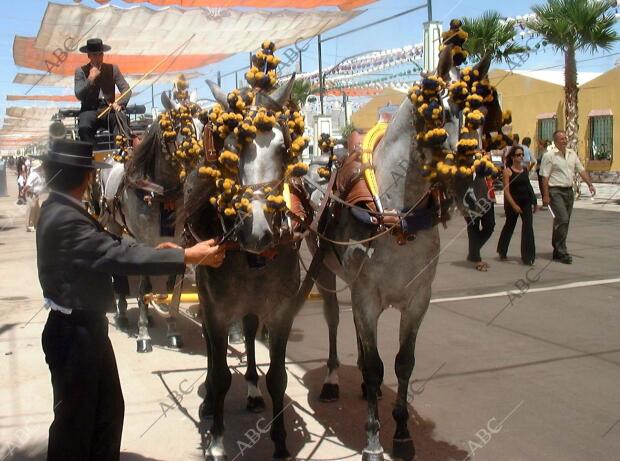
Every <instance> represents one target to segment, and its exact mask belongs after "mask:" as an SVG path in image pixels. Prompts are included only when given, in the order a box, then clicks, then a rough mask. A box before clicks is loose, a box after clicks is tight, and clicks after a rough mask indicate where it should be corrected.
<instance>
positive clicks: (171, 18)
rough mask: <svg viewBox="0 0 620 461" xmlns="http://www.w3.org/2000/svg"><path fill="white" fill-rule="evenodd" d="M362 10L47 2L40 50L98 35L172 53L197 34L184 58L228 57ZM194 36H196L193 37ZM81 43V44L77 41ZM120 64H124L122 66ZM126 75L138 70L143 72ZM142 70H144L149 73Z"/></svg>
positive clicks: (283, 42)
mask: <svg viewBox="0 0 620 461" xmlns="http://www.w3.org/2000/svg"><path fill="white" fill-rule="evenodd" d="M360 13H361V11H323V10H313V11H291V10H277V11H272V10H269V11H268V10H257V11H241V10H234V9H222V10H221V11H220V12H219V14H218V15H213V14H209V12H208V11H205V10H201V9H193V10H181V9H178V8H165V9H162V10H154V9H152V8H147V7H144V6H137V7H133V8H119V7H116V6H113V5H106V6H103V7H99V8H89V7H87V6H84V5H81V4H67V5H60V4H57V3H48V6H47V9H46V11H45V15H44V17H43V20H42V22H41V28H40V29H39V33H38V34H37V38H36V41H35V46H36V48H38V49H40V50H47V51H49V52H51V51H53V50H55V49H57V48H58V49H60V50H64V48H65V47H66V46H67V43H70V44H76V45H83V44H84V42H85V41H86V38H88V37H99V38H101V39H102V40H103V42H104V43H106V44H107V45H110V46H111V47H112V49H111V53H114V54H115V55H132V56H144V55H148V56H153V55H159V56H161V55H164V56H165V55H167V54H169V53H171V52H173V51H174V50H176V49H177V48H178V47H179V46H180V45H182V44H183V43H185V42H186V41H187V40H188V39H189V38H190V37H192V36H194V38H193V39H192V40H191V41H190V42H189V43H188V44H187V46H186V47H185V48H184V49H183V52H182V55H183V56H185V57H189V56H194V55H203V56H204V55H214V54H215V55H228V54H233V53H239V52H249V51H254V50H256V49H258V48H259V46H260V44H261V43H262V42H263V41H264V40H271V41H273V42H274V43H275V44H276V45H277V46H278V47H283V46H287V45H292V44H294V43H295V42H296V41H297V40H303V39H307V38H311V37H314V36H316V35H317V34H319V33H323V32H325V31H327V30H330V29H332V28H334V27H336V26H339V25H341V24H343V23H345V22H347V21H349V20H350V19H353V18H354V17H356V16H357V15H359V14H360ZM194 34H195V35H194ZM76 42H79V43H76ZM119 65H120V64H119ZM121 70H123V71H124V72H125V73H139V72H140V71H135V72H133V71H132V72H129V71H128V70H127V69H123V66H121ZM146 70H147V69H146V68H145V69H141V72H146Z"/></svg>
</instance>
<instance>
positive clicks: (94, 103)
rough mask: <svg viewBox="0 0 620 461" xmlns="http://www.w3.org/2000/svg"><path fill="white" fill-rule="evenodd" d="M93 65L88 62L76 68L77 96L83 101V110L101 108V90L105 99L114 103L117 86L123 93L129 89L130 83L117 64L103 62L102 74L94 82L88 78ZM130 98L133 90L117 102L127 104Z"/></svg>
mask: <svg viewBox="0 0 620 461" xmlns="http://www.w3.org/2000/svg"><path fill="white" fill-rule="evenodd" d="M91 67H92V66H91V65H90V64H86V65H85V66H82V67H78V68H77V69H75V97H76V98H78V99H79V100H80V101H81V102H82V108H81V110H82V111H85V110H97V109H99V108H100V106H101V105H100V100H99V90H101V93H103V98H104V99H105V101H106V102H108V103H112V102H114V99H115V97H116V96H115V92H114V87H115V86H116V87H117V88H118V90H119V91H120V92H121V93H124V92H125V91H127V90H128V89H129V84H128V83H127V81H126V80H125V77H123V74H121V71H120V69H119V68H118V66H117V65H116V64H107V63H103V64H102V65H101V74H100V75H99V77H97V78H96V79H95V81H94V82H92V83H91V82H90V81H89V80H88V74H89V73H90V69H91ZM129 98H131V91H130V92H129V93H128V94H127V95H126V96H125V97H123V99H122V100H119V101H117V102H118V103H119V104H120V105H121V106H126V105H127V102H129Z"/></svg>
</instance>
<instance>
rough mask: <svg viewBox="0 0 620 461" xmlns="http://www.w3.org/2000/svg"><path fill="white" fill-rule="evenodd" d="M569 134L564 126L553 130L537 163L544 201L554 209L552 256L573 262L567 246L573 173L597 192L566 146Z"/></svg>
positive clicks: (573, 154) (572, 151)
mask: <svg viewBox="0 0 620 461" xmlns="http://www.w3.org/2000/svg"><path fill="white" fill-rule="evenodd" d="M567 144H568V138H567V137H566V132H565V131H564V130H558V131H556V132H555V133H554V134H553V145H551V146H550V147H549V149H548V150H547V152H545V154H544V155H543V158H542V161H541V165H540V175H541V176H542V178H543V179H542V187H543V190H542V196H543V199H542V201H543V205H544V206H548V207H549V208H550V209H551V212H552V213H553V216H554V218H553V236H552V238H551V242H552V244H553V259H554V260H555V261H560V262H561V263H564V264H572V262H573V258H572V257H571V256H570V254H568V250H567V249H566V237H567V235H568V225H569V223H570V216H571V213H572V212H573V203H574V201H575V195H574V192H573V181H574V178H575V173H579V175H581V177H582V178H583V180H584V181H585V182H586V183H587V184H588V188H589V189H590V193H591V194H592V195H594V194H596V189H595V188H594V185H593V184H592V180H591V179H590V175H589V174H588V172H587V171H586V170H585V168H584V167H583V165H582V164H581V162H580V161H579V157H578V156H577V154H576V153H575V151H574V150H572V149H567V148H566V145H567Z"/></svg>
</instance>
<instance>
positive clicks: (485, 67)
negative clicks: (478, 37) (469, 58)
mask: <svg viewBox="0 0 620 461" xmlns="http://www.w3.org/2000/svg"><path fill="white" fill-rule="evenodd" d="M491 61H492V58H491V54H490V53H486V54H485V55H484V57H483V58H482V59H481V60H480V62H479V63H478V64H476V65H475V66H474V70H477V71H478V73H479V75H480V78H481V79H482V78H485V77H486V76H487V74H488V73H489V69H490V68H491Z"/></svg>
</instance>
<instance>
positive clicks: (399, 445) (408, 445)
mask: <svg viewBox="0 0 620 461" xmlns="http://www.w3.org/2000/svg"><path fill="white" fill-rule="evenodd" d="M392 457H393V458H394V459H399V460H402V461H412V460H413V458H415V446H414V445H413V440H411V439H394V446H393V450H392Z"/></svg>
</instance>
